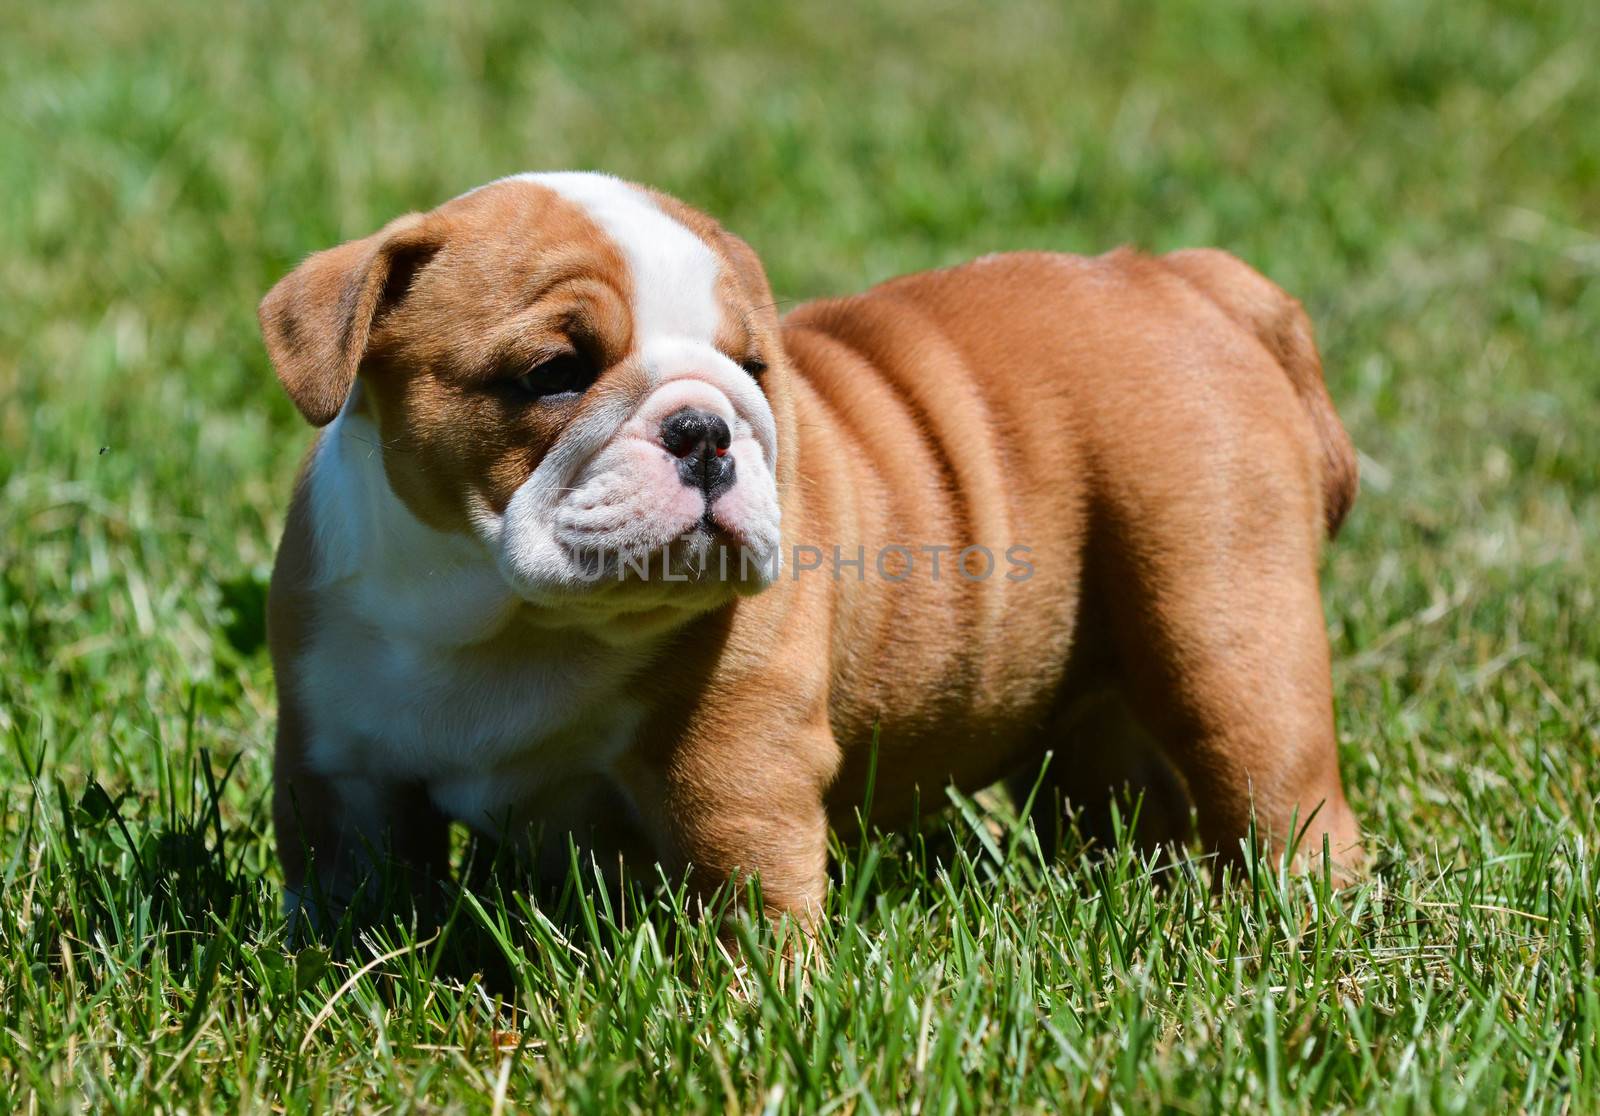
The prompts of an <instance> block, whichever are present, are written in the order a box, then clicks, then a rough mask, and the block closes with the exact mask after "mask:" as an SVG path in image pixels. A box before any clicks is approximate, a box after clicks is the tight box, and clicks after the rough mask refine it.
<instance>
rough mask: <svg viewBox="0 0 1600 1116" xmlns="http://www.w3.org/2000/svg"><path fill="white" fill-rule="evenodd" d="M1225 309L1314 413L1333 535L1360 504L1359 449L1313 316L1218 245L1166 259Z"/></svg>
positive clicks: (1327, 519)
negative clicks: (1340, 408)
mask: <svg viewBox="0 0 1600 1116" xmlns="http://www.w3.org/2000/svg"><path fill="white" fill-rule="evenodd" d="M1162 262H1164V263H1165V264H1166V265H1167V266H1168V267H1170V268H1172V269H1173V270H1174V271H1176V272H1177V273H1178V274H1179V275H1180V276H1182V277H1183V278H1184V279H1186V280H1188V282H1189V283H1190V284H1191V285H1193V286H1194V287H1196V288H1197V289H1199V290H1200V291H1201V292H1203V293H1204V294H1205V295H1206V296H1207V297H1209V298H1210V299H1211V301H1213V302H1215V303H1216V304H1217V305H1218V306H1219V307H1221V308H1222V310H1223V312H1224V313H1225V314H1227V315H1228V317H1230V318H1232V319H1233V320H1234V321H1236V322H1238V323H1239V324H1240V325H1242V326H1244V327H1245V328H1246V329H1248V330H1250V331H1251V332H1252V333H1254V334H1255V335H1256V336H1257V337H1258V338H1260V340H1261V343H1262V344H1263V345H1264V346H1266V349H1267V351H1268V352H1269V353H1271V354H1272V355H1273V357H1274V358H1275V359H1276V360H1277V362H1278V363H1279V364H1280V365H1282V366H1283V370H1284V372H1285V373H1286V374H1287V375H1288V377H1289V383H1290V384H1292V385H1293V386H1294V390H1295V394H1296V395H1298V396H1299V397H1300V402H1301V403H1302V404H1303V405H1304V406H1305V409H1306V413H1307V414H1309V415H1310V416H1311V425H1312V427H1313V428H1315V430H1316V432H1317V442H1318V444H1319V445H1320V447H1321V451H1322V514H1323V518H1324V520H1325V522H1326V524H1327V528H1328V537H1329V538H1330V539H1331V538H1333V536H1334V535H1336V534H1337V533H1338V531H1339V525H1340V524H1341V523H1343V522H1344V517H1345V516H1346V515H1347V514H1348V513H1349V511H1350V505H1351V504H1353V503H1355V499H1356V487H1357V484H1358V482H1359V478H1358V473H1357V466H1356V452H1355V447H1354V446H1353V445H1351V443H1350V435H1349V434H1348V433H1346V431H1345V428H1344V424H1343V423H1341V422H1340V421H1339V413H1338V412H1337V411H1335V410H1334V408H1333V400H1332V399H1331V398H1329V396H1328V387H1327V385H1326V384H1325V383H1324V382H1323V379H1322V360H1321V358H1320V357H1318V356H1317V346H1316V342H1315V340H1313V338H1312V334H1311V320H1310V319H1309V318H1307V317H1306V312H1305V310H1304V309H1303V308H1302V307H1301V306H1300V303H1299V302H1297V301H1295V300H1294V299H1293V298H1291V297H1289V295H1287V294H1285V293H1284V291H1283V290H1282V288H1280V287H1279V286H1278V285H1277V284H1276V283H1274V282H1272V280H1270V279H1267V278H1266V277H1265V276H1263V275H1262V274H1261V273H1260V272H1258V271H1256V270H1255V269H1254V268H1252V267H1251V266H1250V265H1249V264H1246V263H1244V262H1243V261H1241V260H1239V259H1238V258H1236V257H1234V256H1231V255H1229V254H1228V253H1227V252H1224V251H1221V250H1220V249H1217V248H1190V249H1186V250H1184V251H1181V252H1171V253H1168V254H1167V255H1165V256H1163V257H1162Z"/></svg>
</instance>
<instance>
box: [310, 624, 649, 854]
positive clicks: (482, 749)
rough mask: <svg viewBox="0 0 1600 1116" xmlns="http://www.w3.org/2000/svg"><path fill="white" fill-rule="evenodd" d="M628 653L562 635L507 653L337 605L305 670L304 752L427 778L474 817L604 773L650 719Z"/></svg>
mask: <svg viewBox="0 0 1600 1116" xmlns="http://www.w3.org/2000/svg"><path fill="white" fill-rule="evenodd" d="M632 666H633V656H631V655H628V654H626V653H619V652H618V650H617V649H615V648H604V647H600V646H598V645H594V644H592V643H589V642H588V641H585V640H583V639H574V638H566V639H563V640H560V641H551V642H549V643H545V644H541V645H538V646H533V647H527V648H523V649H520V650H519V651H518V652H517V653H508V652H506V651H505V649H504V648H499V647H490V648H486V647H483V646H474V647H456V646H449V645H444V644H440V643H436V642H433V641H430V640H427V639H421V638H417V636H416V634H415V633H413V632H407V633H404V634H400V633H397V632H395V631H393V630H386V629H385V628H384V627H382V626H381V625H373V624H371V623H363V622H359V621H357V620H356V619H355V618H354V617H350V616H341V617H339V618H338V620H337V621H336V622H333V623H328V624H325V625H323V626H322V627H321V629H320V631H318V632H317V634H316V636H315V637H314V638H313V639H312V641H311V643H310V646H309V647H308V649H307V653H306V655H305V657H304V659H303V660H302V669H301V670H300V671H298V672H297V673H298V675H299V678H300V680H301V682H300V690H301V694H302V698H303V701H304V703H305V708H306V711H307V714H308V720H309V721H310V728H311V734H310V742H309V743H310V747H309V750H308V759H309V760H310V761H311V763H312V765H313V766H314V767H315V768H316V769H318V770H320V771H322V772H323V773H326V774H330V775H346V776H354V777H357V778H365V779H372V780H388V779H395V780H407V781H410V780H420V781H422V782H424V783H426V784H428V786H429V787H430V789H431V790H432V791H433V792H434V797H435V799H436V800H437V801H438V802H439V805H440V806H441V807H442V808H444V809H445V810H446V811H447V812H449V813H451V814H453V815H455V816H456V817H458V818H461V819H462V820H464V821H468V822H474V823H477V822H480V821H481V820H482V818H483V817H484V816H486V815H487V814H490V813H494V812H496V811H499V810H502V809H505V808H510V809H513V810H519V809H520V807H521V805H522V804H523V803H525V802H526V801H528V800H530V799H533V798H538V797H540V796H542V795H543V794H544V793H546V792H548V791H550V790H552V789H554V788H559V787H560V786H561V785H563V784H567V783H570V782H572V781H574V780H581V779H584V778H588V777H591V776H594V775H596V774H603V773H604V772H605V771H606V770H607V769H608V768H609V767H610V765H611V763H612V762H613V761H614V760H615V759H616V758H617V757H618V756H619V755H620V754H621V752H622V751H623V750H625V749H626V747H627V746H628V744H629V742H630V741H631V740H632V738H633V734H634V731H635V730H636V728H637V726H638V723H639V721H640V719H641V716H642V714H641V711H640V709H639V707H638V706H637V705H636V703H634V702H631V701H630V700H628V698H627V695H626V681H627V678H628V676H629V673H630V670H631V668H632Z"/></svg>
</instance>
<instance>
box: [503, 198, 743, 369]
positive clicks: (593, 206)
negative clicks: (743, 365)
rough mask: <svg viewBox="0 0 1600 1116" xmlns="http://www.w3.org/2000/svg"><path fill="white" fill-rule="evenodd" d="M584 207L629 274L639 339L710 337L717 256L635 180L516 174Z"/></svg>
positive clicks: (717, 314)
mask: <svg viewBox="0 0 1600 1116" xmlns="http://www.w3.org/2000/svg"><path fill="white" fill-rule="evenodd" d="M516 177H517V178H518V179H520V180H522V181H524V182H532V183H534V184H535V185H538V186H543V187H545V188H546V189H548V190H554V191H555V192H556V193H558V194H560V195H561V196H562V197H564V198H566V199H567V200H568V201H570V202H572V203H574V204H575V205H577V206H579V207H580V208H582V209H583V211H584V212H585V213H586V214H588V216H589V219H590V220H592V221H593V222H594V223H595V224H597V225H599V226H600V227H601V228H602V229H604V230H605V232H606V235H608V236H610V237H611V239H612V240H613V241H614V242H615V243H616V245H617V247H618V248H620V249H622V254H623V256H624V257H625V258H626V259H627V261H628V272H629V276H630V278H631V279H632V280H633V329H634V335H635V336H636V337H639V338H641V339H643V338H656V337H687V338H691V339H693V340H696V341H704V342H706V343H708V344H709V343H710V341H711V339H712V337H713V336H715V335H716V332H717V324H718V322H719V321H720V320H721V311H720V309H719V308H718V306H717V296H716V282H717V268H718V264H717V257H716V255H715V254H714V253H713V252H712V251H711V249H710V248H709V247H707V246H706V242H705V241H703V240H701V239H700V238H699V237H698V236H696V235H695V234H694V233H692V232H690V231H689V230H688V229H686V228H684V227H683V225H681V224H679V223H678V222H677V221H675V220H673V219H672V218H671V217H668V216H667V215H666V214H665V213H663V212H662V211H661V208H660V207H659V206H657V205H656V203H655V202H654V201H653V200H652V199H651V198H650V196H649V195H648V194H646V193H644V192H643V191H642V190H640V189H639V188H638V187H636V186H633V185H630V184H629V183H627V182H624V181H622V180H621V179H620V178H613V177H612V176H610V175H608V174H586V173H583V172H579V171H562V172H557V173H553V174H519V175H517V176H516Z"/></svg>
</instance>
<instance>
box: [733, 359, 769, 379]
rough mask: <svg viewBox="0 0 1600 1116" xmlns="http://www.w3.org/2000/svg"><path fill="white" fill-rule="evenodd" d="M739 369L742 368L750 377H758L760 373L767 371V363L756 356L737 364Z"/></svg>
mask: <svg viewBox="0 0 1600 1116" xmlns="http://www.w3.org/2000/svg"><path fill="white" fill-rule="evenodd" d="M739 367H740V368H743V369H744V370H745V371H746V372H748V373H749V374H750V375H751V376H760V375H761V373H763V372H765V371H766V370H767V362H766V361H764V360H762V359H761V358H760V357H758V356H753V357H746V358H745V359H744V360H741V361H740V362H739Z"/></svg>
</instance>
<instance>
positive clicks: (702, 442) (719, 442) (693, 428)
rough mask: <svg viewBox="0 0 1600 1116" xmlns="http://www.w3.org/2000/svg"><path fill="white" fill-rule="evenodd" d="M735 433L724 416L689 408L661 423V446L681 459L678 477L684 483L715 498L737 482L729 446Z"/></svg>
mask: <svg viewBox="0 0 1600 1116" xmlns="http://www.w3.org/2000/svg"><path fill="white" fill-rule="evenodd" d="M732 441H733V434H732V432H731V431H729V430H728V424H727V423H726V422H723V421H722V418H721V416H720V415H714V414H712V413H711V412H710V411H696V410H693V409H691V408H688V407H685V408H684V409H683V410H681V411H674V412H673V413H672V414H670V415H668V416H667V417H666V420H665V421H663V422H662V424H661V444H662V445H664V446H666V447H667V452H668V453H670V454H672V456H673V457H676V458H677V459H678V476H679V477H680V478H681V479H682V480H683V483H684V484H687V485H689V486H690V487H691V488H698V489H701V490H702V491H704V492H705V494H706V499H708V500H710V499H712V498H714V497H715V496H716V495H717V494H718V493H720V492H722V491H723V490H724V489H725V488H727V487H728V486H729V485H731V484H732V483H733V458H731V457H729V456H728V446H729V444H730V443H731V442H732Z"/></svg>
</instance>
